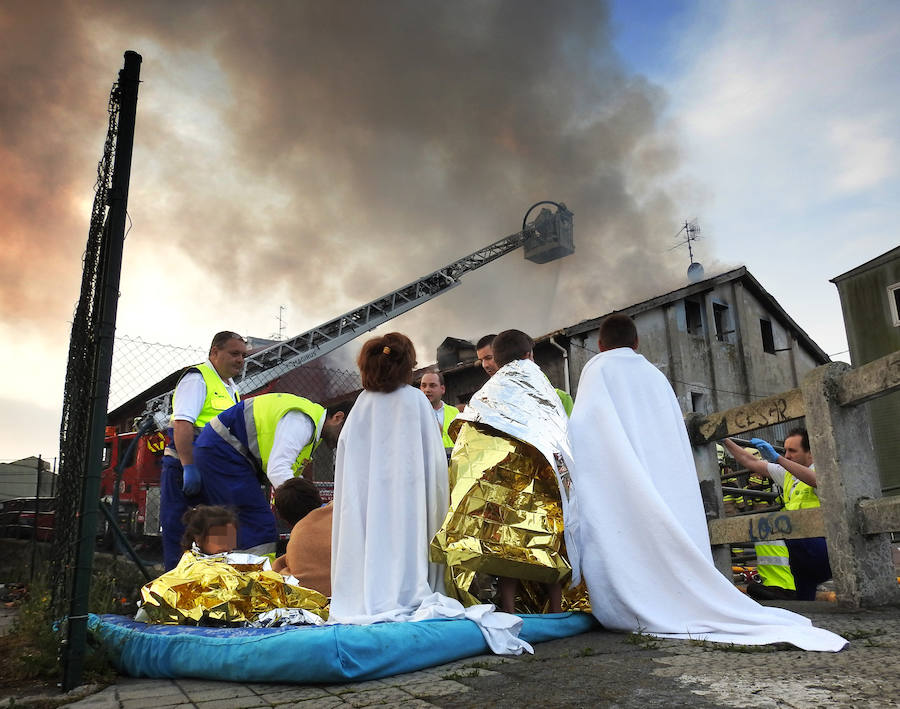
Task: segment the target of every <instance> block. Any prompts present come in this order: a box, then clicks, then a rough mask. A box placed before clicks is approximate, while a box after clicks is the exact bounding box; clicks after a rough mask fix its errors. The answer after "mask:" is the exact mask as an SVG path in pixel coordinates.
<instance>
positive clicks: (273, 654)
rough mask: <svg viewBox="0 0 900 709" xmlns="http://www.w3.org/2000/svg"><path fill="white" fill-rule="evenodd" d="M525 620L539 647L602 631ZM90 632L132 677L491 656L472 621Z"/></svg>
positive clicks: (399, 666) (246, 675) (265, 673)
mask: <svg viewBox="0 0 900 709" xmlns="http://www.w3.org/2000/svg"><path fill="white" fill-rule="evenodd" d="M521 617H522V618H523V620H524V624H523V627H522V630H521V632H520V634H519V637H521V638H523V639H525V640H527V641H528V642H529V643H532V644H534V643H540V642H544V641H546V640H555V639H558V638H564V637H568V636H571V635H577V634H579V633H583V632H585V631H587V630H590V629H592V628H594V627H598V623H597V621H596V620H595V619H594V617H593V616H592V615H590V614H588V613H555V614H546V615H523V616H521ZM88 628H89V630H90V632H91V634H92V636H93V637H94V638H95V639H96V640H98V641H99V642H100V644H101V645H102V646H103V647H104V649H105V650H106V651H107V652H108V654H109V656H110V658H111V659H112V661H113V663H114V664H115V665H116V667H117V669H118V670H119V671H120V672H123V673H125V674H128V675H131V676H133V677H156V678H175V677H200V678H205V679H220V680H227V681H232V682H283V683H336V682H346V681H361V680H370V679H378V678H381V677H389V676H391V675H397V674H402V673H404V672H414V671H416V670H421V669H424V668H426V667H433V666H435V665H441V664H444V663H447V662H452V661H454V660H459V659H462V658H465V657H472V656H473V655H483V654H487V653H489V652H490V650H489V649H488V646H487V643H486V642H485V640H484V636H483V635H482V634H481V631H480V630H479V629H478V626H477V625H476V624H475V623H474V622H472V621H470V620H424V621H419V622H416V623H378V624H375V625H325V626H285V627H280V628H200V627H193V626H184V625H147V624H146V623H140V622H137V621H135V620H132V619H131V618H127V617H124V616H118V615H103V616H97V615H91V616H90V618H89V620H88Z"/></svg>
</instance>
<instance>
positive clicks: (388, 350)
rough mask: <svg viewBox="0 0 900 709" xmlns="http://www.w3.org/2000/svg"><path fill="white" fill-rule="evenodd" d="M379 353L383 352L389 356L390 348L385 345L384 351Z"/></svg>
mask: <svg viewBox="0 0 900 709" xmlns="http://www.w3.org/2000/svg"><path fill="white" fill-rule="evenodd" d="M381 351H382V352H384V353H385V354H390V353H391V348H390V347H388V346H387V345H385V346H384V349H383V350H381Z"/></svg>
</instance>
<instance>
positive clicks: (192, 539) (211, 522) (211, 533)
mask: <svg viewBox="0 0 900 709" xmlns="http://www.w3.org/2000/svg"><path fill="white" fill-rule="evenodd" d="M181 522H182V524H184V536H182V537H181V548H182V549H184V550H185V551H189V550H193V551H195V552H200V553H201V554H207V555H212V554H224V553H225V552H230V551H234V550H235V548H236V547H237V515H235V513H234V512H232V511H231V510H229V509H228V508H226V507H215V506H211V505H197V506H196V507H192V508H191V509H189V510H188V511H187V512H185V513H184V517H182V518H181Z"/></svg>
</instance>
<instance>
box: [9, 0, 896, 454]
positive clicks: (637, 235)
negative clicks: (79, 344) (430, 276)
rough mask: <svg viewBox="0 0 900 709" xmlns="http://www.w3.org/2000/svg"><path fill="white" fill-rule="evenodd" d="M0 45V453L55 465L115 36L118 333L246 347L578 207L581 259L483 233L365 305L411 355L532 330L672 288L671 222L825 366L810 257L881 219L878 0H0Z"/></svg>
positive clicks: (826, 323) (889, 155) (890, 227)
mask: <svg viewBox="0 0 900 709" xmlns="http://www.w3.org/2000/svg"><path fill="white" fill-rule="evenodd" d="M0 35H2V36H3V38H4V41H3V42H2V43H0V77H2V83H3V86H4V91H3V92H2V93H0V186H2V195H3V198H2V200H0V229H2V233H3V246H4V248H3V250H2V256H0V333H2V335H3V338H4V341H5V343H6V347H5V351H6V356H5V357H4V358H3V361H4V362H5V365H6V366H5V367H4V369H5V375H6V376H5V383H4V386H3V388H2V390H0V460H11V459H16V458H20V457H24V456H26V455H36V454H39V453H40V454H43V455H45V456H48V457H52V456H54V455H56V450H57V440H56V439H57V436H58V427H59V415H60V400H61V396H62V390H63V381H64V377H65V363H66V358H67V344H68V338H69V334H70V328H71V317H72V313H73V309H74V305H75V302H76V300H77V297H78V293H79V289H80V278H81V256H82V253H83V251H84V246H85V241H86V237H87V225H88V219H89V215H90V205H91V201H92V199H93V184H94V180H95V177H96V166H97V161H98V160H99V158H100V153H101V148H102V144H103V140H104V138H105V133H106V105H107V100H108V95H109V90H110V86H111V84H112V82H113V81H114V79H115V78H116V76H117V72H118V70H119V69H120V68H121V66H122V55H123V53H124V51H125V50H129V49H130V50H134V51H137V52H138V53H140V54H141V55H142V57H143V64H142V68H141V79H142V84H141V88H140V95H139V99H138V118H137V129H136V137H135V150H134V160H133V167H132V178H131V193H130V197H129V215H130V220H131V221H130V225H129V226H130V231H129V232H128V238H127V241H126V243H125V261H124V265H123V272H122V283H121V298H120V301H119V317H118V323H117V333H118V334H119V335H121V336H126V337H129V338H141V339H142V340H143V341H146V342H155V343H163V344H166V345H171V346H177V347H183V348H203V347H205V346H206V344H207V343H208V340H209V338H210V336H211V335H212V333H214V332H215V331H217V330H220V329H235V330H237V331H239V332H242V333H247V334H251V335H256V336H260V337H266V336H269V335H271V334H273V332H277V330H278V321H277V317H278V315H279V308H280V306H285V310H284V318H285V334H286V335H289V336H290V335H294V334H297V333H299V332H302V331H304V330H306V329H308V328H310V327H312V326H315V325H316V324H318V323H320V322H323V321H325V320H328V319H330V318H332V317H334V316H336V315H338V314H340V313H342V312H344V311H346V310H349V309H351V308H353V307H355V306H357V305H359V304H361V303H364V302H366V301H368V300H371V299H373V298H375V297H378V296H380V295H382V294H383V293H385V292H388V291H390V290H393V289H394V288H396V287H399V286H401V285H403V284H405V283H407V282H409V281H411V280H414V279H415V278H417V277H418V276H420V275H422V274H424V273H427V272H429V271H432V270H434V269H435V268H438V267H440V266H443V265H444V264H446V263H448V262H449V261H451V260H453V259H455V258H457V257H460V256H463V255H465V254H467V253H469V252H472V251H474V250H476V249H478V248H480V247H482V246H484V245H486V244H488V243H490V242H492V241H495V240H496V239H499V238H500V237H502V236H505V235H507V234H510V233H513V232H515V231H517V230H518V229H519V228H520V225H521V221H522V217H523V215H524V212H525V210H526V209H527V207H528V206H530V205H531V204H532V203H534V202H536V201H538V200H542V199H550V200H555V201H562V202H565V203H566V204H567V205H568V206H569V208H570V209H572V211H573V212H574V213H575V240H576V249H577V252H576V253H577V256H576V257H570V258H567V259H564V260H562V261H559V262H556V263H552V264H547V265H542V266H538V265H534V264H531V263H529V262H526V261H524V259H522V257H521V255H520V254H510V255H509V256H507V257H505V258H504V259H501V260H500V261H498V262H496V263H494V264H491V265H490V266H487V267H485V268H483V269H481V270H480V271H478V272H477V273H473V274H470V275H469V276H467V277H465V278H464V279H463V285H462V286H460V287H459V288H457V289H455V290H454V291H453V292H452V293H449V294H447V295H445V296H443V297H441V298H438V299H436V300H435V301H432V302H431V303H429V304H427V305H425V306H422V307H420V308H419V309H417V310H415V311H413V312H412V313H410V314H408V315H405V316H402V317H401V318H398V319H396V320H394V321H392V323H390V329H398V330H401V331H405V332H408V333H410V334H411V335H412V336H413V337H414V341H415V342H416V344H417V347H418V348H419V351H420V352H419V361H420V363H424V362H426V361H431V360H433V358H434V350H435V348H436V347H437V345H438V344H439V343H440V342H441V340H443V338H444V337H445V336H448V335H450V336H455V337H464V338H475V337H478V336H479V335H481V334H483V333H484V332H487V331H497V330H500V329H504V328H507V327H519V328H521V329H525V330H528V331H530V332H532V333H534V334H540V333H543V332H547V331H550V330H552V329H555V328H558V327H563V326H566V325H570V324H573V323H575V322H577V321H579V320H581V319H584V318H588V317H594V316H597V315H600V314H602V313H604V312H607V311H609V310H611V309H614V308H618V307H623V306H626V305H628V304H630V303H633V302H635V301H638V300H642V299H644V298H648V297H651V296H653V295H657V294H659V293H662V292H665V291H667V290H670V289H672V288H676V287H678V286H680V285H682V284H683V283H684V274H685V269H686V267H687V265H688V258H687V253H686V252H685V250H684V249H683V248H676V249H674V250H672V246H673V245H674V244H675V243H676V240H675V238H674V237H675V234H676V233H677V232H678V230H679V228H680V226H681V224H682V223H683V222H684V221H685V220H686V219H693V218H696V219H698V220H699V224H700V227H701V229H702V232H701V235H702V240H701V241H699V242H698V243H697V244H696V252H695V258H697V259H698V260H700V261H701V262H702V263H703V264H704V266H705V268H706V272H707V274H711V273H715V272H717V271H721V270H725V269H727V268H730V267H733V266H736V265H739V264H746V265H747V266H748V267H749V269H750V270H751V272H752V273H753V274H754V275H755V276H756V277H757V278H758V279H759V280H760V281H761V282H762V284H763V286H764V287H766V288H767V289H768V290H769V291H770V292H771V293H772V294H773V295H775V297H776V298H777V299H778V300H779V301H780V302H781V303H782V304H783V305H784V307H785V308H786V309H787V311H788V312H789V313H790V314H791V315H792V316H793V317H794V319H795V320H797V322H798V323H799V324H800V325H801V326H802V327H803V328H805V329H806V330H807V332H808V333H809V334H810V335H811V336H812V337H813V338H814V339H815V340H816V341H817V342H818V343H819V345H820V346H821V347H822V348H823V349H824V350H825V351H826V352H828V353H829V354H833V355H836V357H837V358H842V357H843V358H846V355H845V354H844V351H845V350H846V339H845V336H844V331H843V325H842V321H841V313H840V306H839V302H838V298H837V292H836V289H835V288H834V286H833V285H832V284H830V283H829V282H828V279H829V278H832V277H834V276H836V275H838V274H840V273H842V272H844V271H846V270H849V269H850V268H853V267H854V266H856V265H859V264H860V263H863V262H865V261H867V260H869V259H870V258H873V257H875V256H877V255H879V254H881V253H883V252H885V251H887V250H888V249H890V248H893V247H894V246H896V245H897V243H898V241H900V240H898V237H897V226H896V225H897V224H898V223H900V218H898V217H900V214H898V210H900V207H898V205H900V177H898V170H900V91H898V90H897V89H898V84H900V82H898V79H900V4H898V3H896V2H892V1H890V0H884V1H882V2H874V1H873V2H865V3H859V2H845V1H843V0H833V1H822V2H811V1H810V2H774V1H773V2H729V3H721V2H718V1H717V0H678V1H675V0H672V1H669V2H658V3H657V2H649V1H648V0H641V1H640V2H638V1H636V0H616V1H615V2H612V3H611V4H604V3H602V2H599V1H598V0H584V1H580V2H574V1H569V2H567V1H562V2H554V3H548V2H530V1H527V0H508V1H506V2H503V1H496V2H494V1H489V0H482V1H478V2H474V1H473V2H453V3H450V2H442V1H439V0H433V1H431V0H407V1H402V0H385V1H384V2H378V3H373V2H367V1H364V0H357V1H352V2H351V1H341V2H328V3H326V2H287V1H284V2H257V3H246V2H187V3H185V2H178V3H176V2H154V3H140V4H138V3H121V2H116V3H112V2H90V1H88V2H84V1H82V2H42V1H37V2H28V3H4V4H2V5H0ZM358 344H359V343H356V344H355V345H350V346H349V348H348V349H352V348H354V346H356V347H358ZM123 351H124V350H123ZM354 352H355V350H354ZM129 366H130V367H140V366H141V363H140V362H134V363H131V364H130V365H129Z"/></svg>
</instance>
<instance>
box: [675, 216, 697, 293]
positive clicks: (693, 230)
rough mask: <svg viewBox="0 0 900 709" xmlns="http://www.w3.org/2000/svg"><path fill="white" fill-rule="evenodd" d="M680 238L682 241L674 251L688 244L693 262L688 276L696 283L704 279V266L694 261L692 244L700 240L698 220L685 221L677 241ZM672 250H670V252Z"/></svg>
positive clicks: (676, 235) (676, 236) (676, 245)
mask: <svg viewBox="0 0 900 709" xmlns="http://www.w3.org/2000/svg"><path fill="white" fill-rule="evenodd" d="M678 237H681V241H679V242H678V243H677V244H675V246H673V247H672V249H677V248H678V247H679V246H684V245H685V244H687V247H688V258H690V260H691V262H690V265H689V266H688V270H687V276H688V280H689V281H690V282H691V283H696V282H697V281H699V280H701V279H702V278H703V266H702V265H701V264H700V263H698V262H697V261H694V247H693V246H692V243H691V242H694V241H697V240H698V239H699V238H700V225H699V224H698V223H697V220H696V219H692V220H690V221H685V222H684V224H682V226H681V229H679V230H678V233H677V234H675V238H676V239H677V238H678ZM672 249H669V251H671V250H672Z"/></svg>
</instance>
